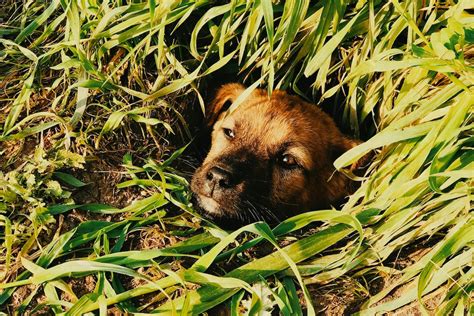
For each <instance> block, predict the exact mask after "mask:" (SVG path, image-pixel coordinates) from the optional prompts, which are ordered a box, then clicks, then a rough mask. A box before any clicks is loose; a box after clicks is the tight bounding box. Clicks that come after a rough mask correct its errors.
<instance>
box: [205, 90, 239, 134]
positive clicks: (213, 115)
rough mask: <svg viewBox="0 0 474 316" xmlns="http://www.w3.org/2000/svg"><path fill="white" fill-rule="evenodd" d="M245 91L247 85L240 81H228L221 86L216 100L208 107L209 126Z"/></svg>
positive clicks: (207, 118)
mask: <svg viewBox="0 0 474 316" xmlns="http://www.w3.org/2000/svg"><path fill="white" fill-rule="evenodd" d="M244 91H245V87H244V86H243V85H242V84H240V83H227V84H225V85H223V86H222V87H220V88H219V90H217V93H216V96H215V97H214V100H213V101H212V102H211V103H210V104H209V105H208V106H207V107H206V125H207V127H212V126H213V125H214V124H215V123H216V122H217V121H218V120H219V117H220V116H221V115H222V114H223V113H224V112H225V111H227V110H228V109H229V107H230V106H231V105H232V103H233V102H234V101H235V100H236V99H237V98H238V97H239V95H240V94H241V93H242V92H244Z"/></svg>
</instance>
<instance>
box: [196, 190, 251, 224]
mask: <svg viewBox="0 0 474 316" xmlns="http://www.w3.org/2000/svg"><path fill="white" fill-rule="evenodd" d="M192 202H193V205H194V207H195V209H196V210H197V211H198V213H199V214H201V216H202V217H204V218H205V219H207V220H210V221H212V222H214V223H215V224H217V225H218V226H219V227H221V228H224V229H236V228H239V227H241V226H242V225H243V224H244V223H242V222H240V221H239V220H238V219H236V218H233V217H232V216H228V215H226V212H225V211H224V210H223V209H222V206H221V205H220V204H219V203H218V202H216V201H215V200H214V199H212V198H209V197H206V196H202V195H200V194H197V193H194V194H193V197H192Z"/></svg>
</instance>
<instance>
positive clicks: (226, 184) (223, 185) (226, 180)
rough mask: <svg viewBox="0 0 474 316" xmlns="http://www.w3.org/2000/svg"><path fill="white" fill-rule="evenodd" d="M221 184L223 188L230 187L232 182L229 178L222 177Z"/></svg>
mask: <svg viewBox="0 0 474 316" xmlns="http://www.w3.org/2000/svg"><path fill="white" fill-rule="evenodd" d="M219 186H220V187H221V188H229V187H230V182H229V180H228V179H220V180H219Z"/></svg>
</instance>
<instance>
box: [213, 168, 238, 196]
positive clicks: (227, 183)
mask: <svg viewBox="0 0 474 316" xmlns="http://www.w3.org/2000/svg"><path fill="white" fill-rule="evenodd" d="M206 181H207V185H208V186H209V188H211V189H212V191H214V190H216V189H218V190H223V189H228V188H230V187H232V183H233V177H232V173H231V172H229V171H227V170H225V169H223V168H221V167H217V166H215V167H212V168H210V169H209V171H208V172H207V174H206ZM211 193H212V192H211Z"/></svg>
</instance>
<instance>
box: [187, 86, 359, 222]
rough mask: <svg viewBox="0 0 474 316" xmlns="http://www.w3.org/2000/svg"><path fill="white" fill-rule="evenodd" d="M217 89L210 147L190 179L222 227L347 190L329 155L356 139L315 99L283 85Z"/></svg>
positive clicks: (322, 203) (282, 213) (200, 204)
mask: <svg viewBox="0 0 474 316" xmlns="http://www.w3.org/2000/svg"><path fill="white" fill-rule="evenodd" d="M244 90H245V87H243V86H242V85H240V84H227V85H224V86H223V87H221V88H220V89H219V91H218V92H217V95H216V97H215V99H214V101H213V102H212V103H211V104H210V105H209V108H208V109H207V111H208V113H207V120H208V124H209V126H212V127H213V131H212V144H211V149H210V151H209V153H208V155H207V157H206V159H205V160H204V162H203V164H202V166H201V167H200V168H198V169H197V170H196V172H195V174H194V176H193V178H192V181H191V189H192V191H193V193H194V199H195V206H196V207H197V209H198V210H199V211H200V212H201V213H202V214H203V215H204V216H206V217H210V218H212V219H213V220H216V221H218V222H221V223H222V224H224V225H227V226H232V227H235V226H238V225H242V224H245V223H250V222H254V221H258V220H265V221H267V222H270V223H275V222H278V221H280V220H283V219H285V218H287V217H290V216H293V215H296V214H297V213H299V212H302V211H308V210H314V209H318V208H321V207H327V206H329V205H330V204H332V203H336V202H337V201H340V200H342V199H343V198H344V197H345V196H346V195H347V194H348V179H347V178H346V177H345V176H344V175H342V174H339V173H335V172H334V171H335V170H334V167H333V161H334V160H335V159H336V158H337V157H338V156H339V155H340V154H342V153H343V152H345V151H346V150H348V149H350V148H352V147H353V146H354V145H355V144H356V143H355V142H354V141H352V140H350V139H348V138H347V137H345V136H344V135H343V134H342V133H341V132H340V131H339V130H338V128H337V127H336V125H335V123H334V122H333V120H332V119H331V118H330V117H329V116H328V115H327V114H325V113H324V112H322V111H321V110H320V109H318V108H317V107H316V106H314V105H311V104H309V103H306V102H305V101H303V100H302V99H300V98H298V97H296V96H291V95H288V94H287V93H286V92H284V91H278V90H277V91H274V92H273V94H272V96H271V97H269V96H268V95H267V93H266V92H265V91H264V90H260V89H257V90H254V91H253V92H252V93H251V94H250V95H249V96H248V97H247V98H245V99H244V100H243V102H242V103H241V104H240V105H239V106H238V107H237V108H236V109H234V110H232V111H230V110H229V106H230V105H231V104H232V102H234V101H235V100H236V99H237V98H238V97H239V96H240V95H241V94H242V93H243V92H244Z"/></svg>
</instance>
